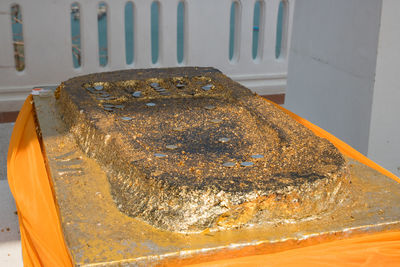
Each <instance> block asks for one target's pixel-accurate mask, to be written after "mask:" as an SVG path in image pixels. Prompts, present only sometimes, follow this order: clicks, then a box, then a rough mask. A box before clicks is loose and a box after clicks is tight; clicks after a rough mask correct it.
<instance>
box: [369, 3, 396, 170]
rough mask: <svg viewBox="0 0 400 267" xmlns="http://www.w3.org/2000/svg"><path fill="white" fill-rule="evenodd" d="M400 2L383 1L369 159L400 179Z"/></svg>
mask: <svg viewBox="0 0 400 267" xmlns="http://www.w3.org/2000/svg"><path fill="white" fill-rule="evenodd" d="M399 14H400V1H398V0H383V1H382V19H381V28H380V33H379V43H378V57H377V63H376V75H375V86H374V92H373V101H372V115H371V125H370V134H369V146H368V156H369V157H370V158H371V159H372V160H375V161H376V162H378V163H380V164H382V165H383V166H384V167H386V168H387V169H389V170H391V171H392V172H393V173H394V174H396V175H397V176H400V16H399Z"/></svg>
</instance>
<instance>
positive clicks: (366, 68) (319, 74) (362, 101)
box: [286, 0, 400, 154]
mask: <svg viewBox="0 0 400 267" xmlns="http://www.w3.org/2000/svg"><path fill="white" fill-rule="evenodd" d="M380 10H381V0H334V1H333V0H307V1H297V2H296V8H295V11H294V17H293V29H292V40H291V49H290V58H289V69H288V85H287V89H286V107H287V108H289V109H290V110H292V111H293V112H295V113H297V114H299V115H300V116H302V117H305V118H306V119H308V120H310V121H311V122H313V123H315V124H317V125H318V126H320V127H322V128H324V129H325V130H327V131H329V132H331V133H332V134H334V135H336V136H337V137H339V138H340V139H342V140H343V141H345V142H347V143H349V144H350V145H351V146H353V147H354V148H356V149H357V150H359V151H360V152H362V153H364V154H367V151H368V142H369V129H370V118H371V105H372V97H373V86H374V77H375V65H376V53H377V43H378V34H379V23H380V15H381V12H380ZM398 26H400V25H399V24H398ZM399 49H400V46H399Z"/></svg>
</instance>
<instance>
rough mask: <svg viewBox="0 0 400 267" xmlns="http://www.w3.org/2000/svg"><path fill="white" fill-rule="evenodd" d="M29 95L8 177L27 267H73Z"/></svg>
mask: <svg viewBox="0 0 400 267" xmlns="http://www.w3.org/2000/svg"><path fill="white" fill-rule="evenodd" d="M35 129H36V124H35V119H34V110H33V105H32V96H29V97H28V98H27V99H26V101H25V104H24V106H23V107H22V109H21V111H20V112H19V115H18V118H17V122H16V123H15V126H14V130H13V133H12V136H11V140H10V146H9V149H8V156H7V176H8V183H9V185H10V189H11V193H12V194H13V196H14V199H15V202H16V205H17V211H18V218H19V227H20V230H21V243H22V258H23V261H24V265H25V266H59V267H61V266H72V264H71V259H70V256H69V254H68V250H67V247H66V245H65V242H64V236H63V234H62V231H61V225H60V218H59V216H58V213H57V212H58V209H57V208H56V207H57V205H56V204H55V201H54V200H55V198H54V196H53V191H52V187H51V183H50V180H49V175H48V173H47V170H46V165H45V162H44V158H43V154H42V150H41V147H40V143H39V139H38V136H37V134H36V130H35Z"/></svg>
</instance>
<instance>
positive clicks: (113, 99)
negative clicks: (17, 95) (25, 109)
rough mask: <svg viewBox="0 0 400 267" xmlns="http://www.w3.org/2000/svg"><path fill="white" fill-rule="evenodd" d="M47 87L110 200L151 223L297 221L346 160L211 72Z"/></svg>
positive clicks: (98, 77)
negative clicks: (99, 170)
mask: <svg viewBox="0 0 400 267" xmlns="http://www.w3.org/2000/svg"><path fill="white" fill-rule="evenodd" d="M181 84H184V86H182V85H181ZM98 85H102V86H103V89H102V90H96V89H93V87H95V86H98ZM176 85H178V86H176ZM210 85H212V86H210ZM204 87H205V88H206V89H204ZM97 89H98V88H97ZM163 89H165V90H163ZM136 91H141V95H140V97H135V96H133V95H132V93H134V92H136ZM166 92H167V93H166ZM56 97H57V98H58V106H59V109H60V112H61V114H62V115H63V120H64V122H65V123H66V124H67V125H68V126H69V127H70V131H71V132H72V133H74V135H75V136H76V139H77V141H78V143H79V145H80V146H81V148H82V149H83V150H84V151H85V152H86V153H87V154H88V155H89V156H90V157H93V158H95V159H96V160H98V161H99V162H100V164H101V165H102V166H103V167H104V168H105V170H106V171H107V173H108V178H109V182H110V185H111V187H110V188H111V192H112V195H113V197H114V200H115V202H116V205H117V206H118V208H119V209H120V210H121V211H122V212H124V213H126V214H128V215H130V216H133V217H137V218H140V219H142V220H144V221H146V222H148V223H149V224H151V225H153V226H155V227H158V228H161V229H165V230H169V231H176V232H185V233H190V232H199V231H204V230H207V229H211V230H217V229H227V228H232V227H249V226H252V225H259V224H263V223H269V222H280V221H281V222H287V221H296V220H307V219H312V218H313V216H316V215H319V214H321V213H324V212H329V211H330V210H332V209H334V208H335V206H336V205H337V203H339V202H341V201H342V200H343V199H344V196H345V195H346V194H347V190H346V189H347V188H346V185H347V184H348V182H347V179H346V177H347V168H346V161H345V160H344V158H343V156H342V155H341V154H340V152H339V151H338V150H337V149H336V148H335V147H334V146H333V145H332V144H331V143H330V142H329V141H327V140H326V139H322V138H319V137H317V136H315V135H314V134H313V133H312V132H311V131H310V130H308V129H307V128H305V127H304V126H302V125H301V124H299V123H297V122H296V121H295V120H293V119H292V118H290V117H289V116H288V115H287V114H286V113H284V112H282V111H280V110H279V109H277V108H276V107H275V106H274V105H273V104H270V103H268V102H266V101H265V100H263V99H262V98H261V97H258V96H256V95H254V94H252V93H251V92H250V90H248V89H246V88H245V87H243V86H241V85H239V84H238V83H236V82H234V81H232V80H231V79H229V78H227V77H226V76H224V75H223V74H222V73H221V72H219V71H218V70H215V69H212V68H188V67H187V68H170V69H148V70H128V71H117V72H110V73H100V74H92V75H86V76H81V77H77V78H73V79H70V80H68V81H66V82H64V83H62V84H61V85H60V86H59V88H58V89H57V91H56ZM148 103H154V104H155V105H146V104H148ZM210 106H214V107H215V108H211V109H210V108H209V107H210ZM124 117H129V118H131V119H129V120H127V119H126V118H124ZM221 138H224V139H223V140H225V141H224V142H221V141H219V140H221ZM171 148H173V149H171ZM258 154H259V155H263V157H261V158H256V159H255V158H253V157H252V155H258ZM160 155H162V156H160ZM226 162H234V163H235V165H234V166H233V167H232V166H229V167H227V166H224V163H226ZM243 162H253V163H254V164H253V165H251V164H241V163H243ZM242 165H250V166H242Z"/></svg>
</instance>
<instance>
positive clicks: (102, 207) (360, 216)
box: [34, 97, 400, 266]
mask: <svg viewBox="0 0 400 267" xmlns="http://www.w3.org/2000/svg"><path fill="white" fill-rule="evenodd" d="M34 101H35V108H36V112H37V117H38V122H39V125H40V130H41V133H42V137H43V143H44V147H45V152H46V155H47V160H48V165H49V167H50V173H51V178H52V182H53V185H54V192H55V196H56V200H57V204H58V206H59V211H60V215H61V224H62V228H63V232H64V236H65V240H66V243H67V246H68V248H69V250H70V253H71V255H72V259H73V261H74V263H75V264H76V265H80V266H98V265H110V266H111V265H122V264H139V265H146V266H147V265H157V264H166V265H168V264H172V263H174V264H176V263H191V262H198V261H206V260H210V259H214V258H216V257H218V258H219V259H221V258H231V257H235V256H237V255H240V256H245V255H255V254H260V253H266V252H272V251H280V250H284V249H289V248H293V247H299V246H306V245H311V244H315V243H320V242H325V241H328V240H333V239H340V238H348V237H350V236H354V235H358V234H365V233H370V232H377V231H386V230H391V229H399V228H400V223H399V222H400V207H399V204H398V203H399V202H400V186H399V184H398V183H396V182H395V181H393V180H391V179H390V178H388V177H386V176H383V175H381V174H380V173H378V172H376V171H374V170H372V169H371V168H369V167H367V166H365V165H362V164H360V163H358V162H355V161H353V160H350V159H348V161H349V171H350V181H351V195H352V198H353V202H351V203H347V205H344V206H342V208H340V209H336V210H334V211H333V212H331V213H326V214H324V215H323V216H315V217H314V218H311V219H309V220H305V221H296V223H292V222H290V221H287V222H270V223H267V224H264V225H262V226H261V227H253V228H250V229H237V230H227V231H220V232H207V231H205V232H203V233H200V234H179V233H173V232H168V231H162V230H159V229H156V228H154V227H151V226H149V225H148V224H146V223H144V222H142V221H140V220H138V219H134V218H131V217H129V216H127V215H125V214H124V213H122V212H120V211H119V210H118V208H117V207H116V205H115V203H114V202H113V200H112V197H111V194H110V185H109V182H108V180H107V177H106V174H105V172H104V171H103V170H102V169H101V168H100V166H99V165H98V164H97V163H96V162H95V161H94V160H92V159H90V158H87V157H86V156H85V153H82V152H81V151H80V150H79V148H78V146H77V144H76V143H75V139H74V138H73V136H72V135H71V134H70V133H68V132H67V131H66V128H65V126H64V125H63V123H62V122H61V120H60V118H59V115H58V112H57V110H56V108H55V101H54V98H53V97H46V98H41V97H34Z"/></svg>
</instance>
